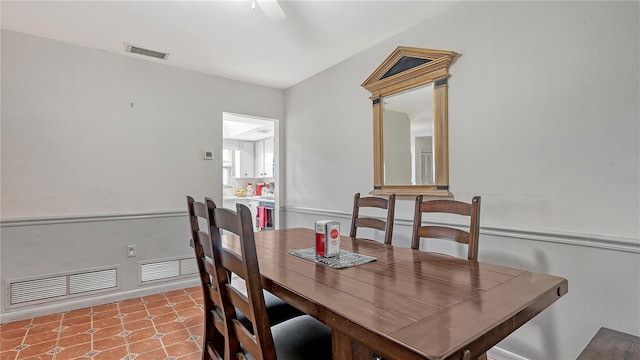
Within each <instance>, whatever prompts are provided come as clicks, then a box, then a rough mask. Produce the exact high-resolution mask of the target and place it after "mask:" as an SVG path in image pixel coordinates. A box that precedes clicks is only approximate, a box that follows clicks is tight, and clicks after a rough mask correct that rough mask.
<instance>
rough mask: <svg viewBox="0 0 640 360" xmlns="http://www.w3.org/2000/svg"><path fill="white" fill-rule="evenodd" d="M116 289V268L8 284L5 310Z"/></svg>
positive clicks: (15, 281) (16, 281) (14, 281)
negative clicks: (11, 307) (6, 308)
mask: <svg viewBox="0 0 640 360" xmlns="http://www.w3.org/2000/svg"><path fill="white" fill-rule="evenodd" d="M117 287H118V270H117V268H111V269H104V270H90V271H83V272H74V273H70V274H63V275H55V276H49V277H44V278H38V279H29V280H10V281H9V306H13V305H29V304H31V303H41V302H46V301H51V300H57V299H58V298H62V297H66V296H71V295H78V294H83V293H88V292H96V291H105V290H109V289H115V288H117Z"/></svg>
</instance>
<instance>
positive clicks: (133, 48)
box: [127, 45, 169, 60]
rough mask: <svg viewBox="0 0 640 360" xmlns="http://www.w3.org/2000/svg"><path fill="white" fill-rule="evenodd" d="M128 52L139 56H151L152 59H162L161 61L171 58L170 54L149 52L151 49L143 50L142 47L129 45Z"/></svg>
mask: <svg viewBox="0 0 640 360" xmlns="http://www.w3.org/2000/svg"><path fill="white" fill-rule="evenodd" d="M127 52H130V53H133V54H138V55H144V56H150V57H153V58H156V59H161V60H167V58H168V57H169V54H168V53H164V52H160V51H154V50H149V49H143V48H141V47H137V46H133V45H127Z"/></svg>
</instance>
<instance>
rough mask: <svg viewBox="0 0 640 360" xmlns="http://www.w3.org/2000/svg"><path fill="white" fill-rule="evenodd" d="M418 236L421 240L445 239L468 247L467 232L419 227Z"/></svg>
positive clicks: (435, 227)
mask: <svg viewBox="0 0 640 360" xmlns="http://www.w3.org/2000/svg"><path fill="white" fill-rule="evenodd" d="M418 236H420V237H421V238H431V239H447V240H452V241H455V242H458V243H461V244H466V245H469V240H470V234H469V233H468V232H466V231H462V230H458V229H454V228H448V227H444V226H421V227H420V229H418Z"/></svg>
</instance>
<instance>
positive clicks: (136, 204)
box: [2, 31, 283, 219]
mask: <svg viewBox="0 0 640 360" xmlns="http://www.w3.org/2000/svg"><path fill="white" fill-rule="evenodd" d="M2 90H3V91H2V105H3V106H2V218H3V219H8V218H26V217H38V216H56V215H58V216H62V215H77V214H83V215H94V214H105V213H106V214H111V213H116V214H122V213H125V214H126V213H132V212H154V211H167V210H172V211H173V210H184V208H185V199H184V197H185V195H186V194H187V193H191V194H194V195H196V196H198V197H202V196H205V195H207V196H213V198H214V199H215V200H219V201H220V200H222V186H221V178H222V176H221V175H220V174H221V158H220V150H221V148H222V145H221V144H222V136H221V132H222V113H223V112H224V111H226V112H234V113H242V114H249V115H255V116H263V117H270V118H276V119H281V118H282V117H283V92H282V91H280V90H275V89H270V88H265V87H261V86H255V85H250V84H246V83H241V82H237V81H232V80H227V79H222V78H217V77H214V76H209V75H205V74H202V73H198V72H194V71H186V70H182V69H178V68H175V67H170V66H166V65H162V64H157V63H154V62H152V61H145V60H139V59H134V58H131V57H127V56H124V55H117V54H112V53H107V52H104V51H99V50H93V49H87V48H83V47H79V46H73V45H69V44H65V43H61V42H57V41H53V40H47V39H43V38H38V37H34V36H29V35H24V34H19V33H15V32H10V31H2ZM131 103H133V106H131ZM205 149H206V150H212V151H214V160H212V161H207V160H203V156H202V151H203V150H205ZM45 204H46V205H45Z"/></svg>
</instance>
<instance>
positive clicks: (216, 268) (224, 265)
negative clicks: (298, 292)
mask: <svg viewBox="0 0 640 360" xmlns="http://www.w3.org/2000/svg"><path fill="white" fill-rule="evenodd" d="M205 202H206V208H205V209H206V212H207V213H208V220H209V224H210V230H209V233H210V234H211V241H210V244H211V246H210V248H211V254H212V257H211V258H206V257H205V258H204V261H202V264H203V266H204V267H205V269H206V271H207V273H208V274H209V278H210V280H211V285H210V286H209V287H207V288H206V292H205V298H206V299H207V300H206V301H209V302H210V305H211V306H212V309H213V311H212V312H211V314H212V316H209V318H211V320H210V323H211V325H212V326H211V327H210V328H208V329H207V330H206V331H205V339H204V348H203V359H205V360H209V359H224V360H231V359H245V358H246V359H256V360H275V359H276V358H277V359H280V360H288V359H301V360H302V359H313V360H321V359H330V358H331V329H329V328H328V327H326V326H324V325H323V324H322V323H320V322H319V321H317V320H315V319H314V318H312V317H310V316H308V315H303V316H298V317H295V318H292V319H290V320H287V321H284V322H282V323H279V324H278V325H275V326H273V327H271V325H270V324H269V318H268V316H267V305H266V303H265V295H264V294H265V292H264V291H263V289H262V282H261V277H260V269H259V267H258V258H257V253H256V246H255V239H254V236H253V223H252V217H251V211H250V210H249V208H247V207H246V206H245V205H241V204H238V205H236V208H237V212H235V211H232V210H229V209H222V208H216V206H215V204H214V203H213V201H212V200H211V199H206V200H205ZM221 230H226V231H228V232H231V233H233V234H236V235H238V236H239V237H240V240H241V241H239V247H240V249H239V250H238V249H235V250H236V251H234V249H230V248H226V247H225V246H224V244H223V241H222V237H221ZM204 248H205V247H203V249H204ZM230 273H233V274H235V275H237V276H239V277H240V278H242V279H243V280H244V281H245V287H246V289H245V290H246V295H245V294H244V293H243V291H242V289H239V288H237V287H236V286H235V285H234V282H232V281H229V274H230ZM236 309H237V310H239V311H240V312H241V313H242V314H245V315H246V319H247V320H248V324H247V323H245V322H242V321H240V320H239V319H238V316H237V310H236Z"/></svg>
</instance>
